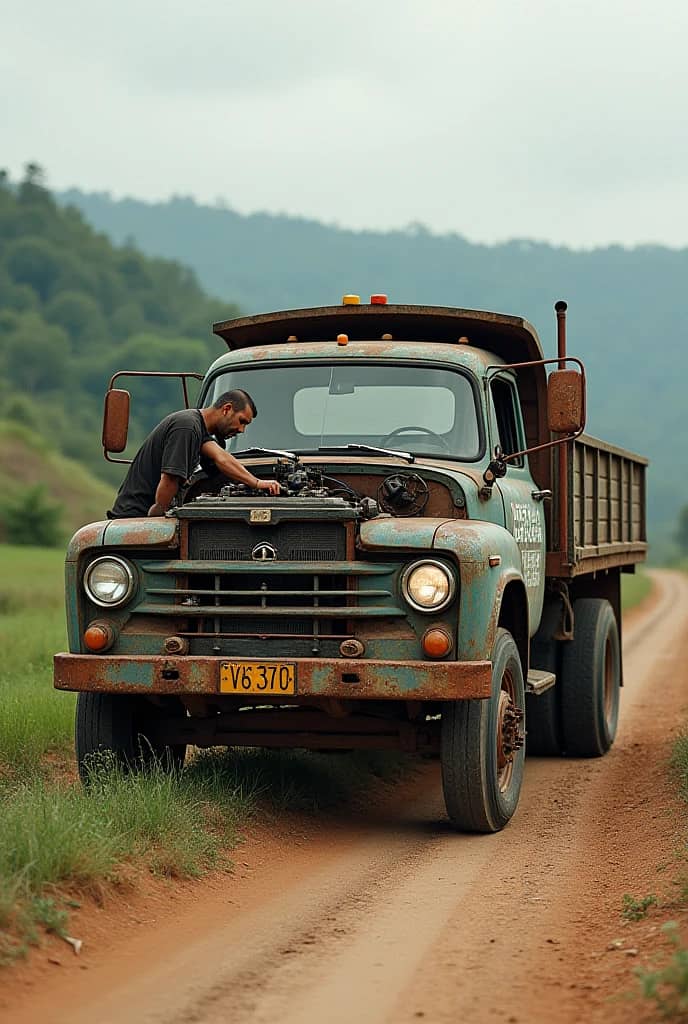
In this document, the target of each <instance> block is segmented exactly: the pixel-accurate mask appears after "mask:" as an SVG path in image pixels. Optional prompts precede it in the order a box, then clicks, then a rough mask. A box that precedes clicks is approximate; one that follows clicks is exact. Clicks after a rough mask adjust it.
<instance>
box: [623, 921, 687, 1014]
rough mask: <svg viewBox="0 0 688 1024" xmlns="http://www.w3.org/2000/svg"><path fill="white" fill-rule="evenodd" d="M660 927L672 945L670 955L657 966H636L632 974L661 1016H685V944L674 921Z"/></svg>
mask: <svg viewBox="0 0 688 1024" xmlns="http://www.w3.org/2000/svg"><path fill="white" fill-rule="evenodd" d="M662 931H663V932H664V933H665V934H666V936H667V938H668V940H669V942H670V943H671V945H672V947H673V953H672V955H671V959H670V960H669V962H668V963H667V964H665V965H664V966H663V967H660V968H658V969H657V970H654V971H653V970H645V969H644V968H642V967H639V968H637V969H636V970H635V972H634V973H635V975H636V977H637V978H638V980H639V982H640V988H641V991H642V994H643V996H644V997H645V998H646V999H651V1000H652V1001H653V1002H654V1003H655V1005H656V1006H657V1008H658V1009H659V1010H660V1011H661V1013H662V1015H663V1016H664V1017H680V1019H681V1020H685V1019H686V1017H685V1014H686V1013H687V1012H688V947H686V946H684V945H683V943H682V942H681V937H680V935H679V931H678V924H677V922H676V921H668V922H667V924H665V925H663V927H662Z"/></svg>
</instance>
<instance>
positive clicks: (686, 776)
mask: <svg viewBox="0 0 688 1024" xmlns="http://www.w3.org/2000/svg"><path fill="white" fill-rule="evenodd" d="M671 767H672V769H673V772H674V776H675V778H676V781H677V784H678V787H679V792H680V794H681V796H682V798H683V799H684V800H685V801H686V803H688V733H685V734H684V735H683V736H680V737H679V739H678V740H677V742H676V743H675V745H674V749H673V752H672V757H671ZM687 855H688V846H687V845H686V842H685V838H684V841H683V848H682V851H681V856H682V859H683V860H685V859H686V856H687ZM653 899H654V897H653ZM648 900H649V897H648ZM674 905H675V907H676V909H677V910H678V911H680V912H682V913H683V914H684V915H685V913H686V911H687V910H688V883H687V882H686V881H685V880H684V882H683V884H682V885H681V886H680V887H679V893H678V896H677V899H676V901H675V904H674ZM662 931H663V932H664V934H665V936H666V938H667V941H668V943H669V950H670V953H669V958H668V960H667V959H665V961H664V962H663V963H661V964H660V965H658V966H656V967H654V968H642V967H640V968H638V969H637V970H636V971H635V975H636V977H637V979H638V983H639V985H640V991H641V994H642V995H643V997H644V998H645V999H647V1000H649V1001H651V1002H652V1003H654V1004H655V1006H656V1007H657V1009H658V1010H659V1012H660V1013H661V1015H662V1016H663V1017H664V1018H667V1019H673V1020H688V946H687V945H686V944H685V942H684V941H683V939H682V937H681V927H680V925H679V922H678V921H667V923H666V924H665V925H663V927H662ZM683 931H684V933H685V928H684V929H683Z"/></svg>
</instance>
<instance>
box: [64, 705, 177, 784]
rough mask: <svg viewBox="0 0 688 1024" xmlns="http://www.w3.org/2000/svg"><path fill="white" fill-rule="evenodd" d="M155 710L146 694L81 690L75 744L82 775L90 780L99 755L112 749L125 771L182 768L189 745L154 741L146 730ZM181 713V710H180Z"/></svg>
mask: <svg viewBox="0 0 688 1024" xmlns="http://www.w3.org/2000/svg"><path fill="white" fill-rule="evenodd" d="M153 713H154V709H153V708H152V707H151V705H150V704H149V703H148V702H147V701H146V699H145V697H139V696H128V695H122V696H120V695H119V694H112V693H80V694H79V697H78V700H77V704H76V721H75V729H74V733H75V737H74V738H75V746H76V760H77V766H78V769H79V775H80V776H81V780H82V782H84V783H87V782H88V781H89V777H90V775H91V772H92V771H93V767H94V764H95V763H96V758H97V755H99V754H103V753H106V752H109V753H110V755H111V756H112V757H113V758H114V761H115V764H116V765H117V766H118V767H119V768H121V769H122V770H124V771H126V772H141V771H145V770H146V769H150V768H151V767H152V766H153V765H157V766H160V767H162V768H163V769H164V770H165V771H168V772H177V771H181V769H182V767H183V765H184V758H185V756H186V744H185V743H179V744H173V745H169V746H168V745H164V744H159V743H154V742H152V741H151V740H150V739H149V738H148V735H147V733H149V732H150V733H151V734H152V730H151V729H150V724H151V716H152V714H153ZM180 714H181V710H180Z"/></svg>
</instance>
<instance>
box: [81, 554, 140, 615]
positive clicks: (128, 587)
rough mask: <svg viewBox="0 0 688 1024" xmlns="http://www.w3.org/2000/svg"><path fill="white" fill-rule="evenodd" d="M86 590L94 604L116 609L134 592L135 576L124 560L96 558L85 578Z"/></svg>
mask: <svg viewBox="0 0 688 1024" xmlns="http://www.w3.org/2000/svg"><path fill="white" fill-rule="evenodd" d="M84 590H85V591H86V594H87V595H88V597H89V598H90V599H91V601H93V603H94V604H97V605H99V606H100V607H101V608H114V607H116V605H118V604H124V602H125V601H128V600H129V598H130V597H131V595H132V593H133V592H134V574H133V572H132V570H131V566H130V565H129V563H128V562H125V561H124V559H123V558H114V557H112V556H111V557H106V558H96V560H95V561H94V562H91V564H90V565H89V567H88V569H87V570H86V574H85V576H84Z"/></svg>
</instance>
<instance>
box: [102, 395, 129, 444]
mask: <svg viewBox="0 0 688 1024" xmlns="http://www.w3.org/2000/svg"><path fill="white" fill-rule="evenodd" d="M130 402H131V398H130V395H129V392H128V391H118V390H117V389H116V388H111V390H110V391H108V392H106V394H105V409H104V411H103V450H104V451H105V452H123V451H124V449H125V448H126V447H127V432H128V430H129V404H130Z"/></svg>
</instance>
